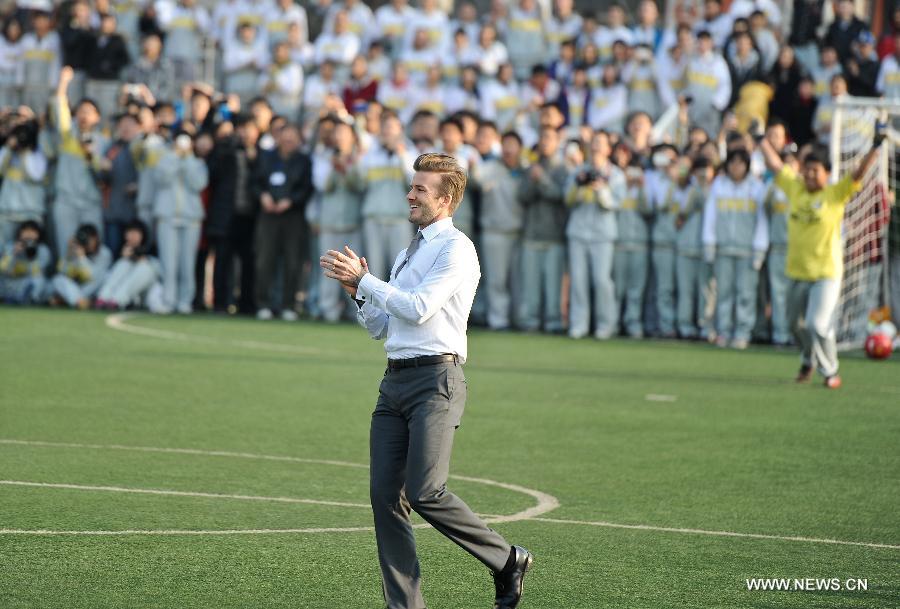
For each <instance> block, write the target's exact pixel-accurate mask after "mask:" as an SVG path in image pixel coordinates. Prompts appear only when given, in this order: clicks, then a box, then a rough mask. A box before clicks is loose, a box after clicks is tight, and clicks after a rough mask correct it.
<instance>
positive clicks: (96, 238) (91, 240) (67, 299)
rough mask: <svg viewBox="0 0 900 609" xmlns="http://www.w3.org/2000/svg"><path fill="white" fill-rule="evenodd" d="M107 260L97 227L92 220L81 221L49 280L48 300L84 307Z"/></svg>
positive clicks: (109, 257) (109, 258) (102, 276)
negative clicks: (91, 222) (90, 222)
mask: <svg viewBox="0 0 900 609" xmlns="http://www.w3.org/2000/svg"><path fill="white" fill-rule="evenodd" d="M110 264H112V252H110V251H109V248H108V247H106V246H105V245H103V244H102V243H100V231H98V230H97V227H96V226H94V225H93V224H82V225H81V226H79V227H78V229H77V230H76V231H75V235H74V236H73V237H72V238H71V239H70V240H69V245H68V248H67V249H66V253H65V256H62V257H60V259H59V262H58V263H57V266H56V270H57V273H56V275H54V276H53V279H51V281H50V304H51V305H54V306H59V305H63V304H65V305H68V306H70V307H74V308H78V309H82V310H84V309H87V308H88V307H90V305H91V298H93V297H94V295H95V294H96V293H97V290H99V289H100V286H101V285H102V284H103V280H104V279H105V278H106V272H107V271H108V270H109V265H110Z"/></svg>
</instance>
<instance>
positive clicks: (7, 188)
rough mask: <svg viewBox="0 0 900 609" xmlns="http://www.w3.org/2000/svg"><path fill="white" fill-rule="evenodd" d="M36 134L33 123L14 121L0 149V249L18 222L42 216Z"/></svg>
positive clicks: (43, 162)
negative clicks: (0, 183) (0, 180)
mask: <svg viewBox="0 0 900 609" xmlns="http://www.w3.org/2000/svg"><path fill="white" fill-rule="evenodd" d="M38 130H39V128H38V124H37V121H35V120H34V119H31V118H26V119H22V118H21V117H15V118H14V119H13V124H12V128H11V129H10V131H9V135H8V136H7V137H6V141H5V142H4V145H3V148H0V178H2V180H3V183H2V185H0V245H2V244H4V243H6V242H8V241H11V240H12V239H13V235H14V232H15V231H16V227H17V226H19V225H20V224H21V223H22V222H25V221H26V220H32V221H35V222H40V221H42V220H43V218H44V214H45V213H46V209H47V204H46V201H45V197H46V190H45V188H44V178H45V177H46V176H47V158H46V157H45V156H44V155H43V153H42V152H41V151H40V149H39V148H38Z"/></svg>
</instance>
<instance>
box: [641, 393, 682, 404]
mask: <svg viewBox="0 0 900 609" xmlns="http://www.w3.org/2000/svg"><path fill="white" fill-rule="evenodd" d="M644 399H645V400H647V401H648V402H675V401H676V400H678V396H677V395H667V394H664V393H648V394H647V395H645V396H644Z"/></svg>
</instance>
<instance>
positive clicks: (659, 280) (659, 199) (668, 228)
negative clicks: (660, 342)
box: [647, 172, 681, 337]
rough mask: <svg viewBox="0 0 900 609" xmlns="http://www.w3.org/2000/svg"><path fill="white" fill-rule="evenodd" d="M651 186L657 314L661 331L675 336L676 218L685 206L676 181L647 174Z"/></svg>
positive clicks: (660, 173)
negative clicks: (676, 192)
mask: <svg viewBox="0 0 900 609" xmlns="http://www.w3.org/2000/svg"><path fill="white" fill-rule="evenodd" d="M647 189H648V191H649V193H650V200H651V202H652V208H653V228H652V229H651V242H652V244H653V250H652V254H651V259H652V261H653V278H654V279H655V282H656V283H655V286H656V314H657V318H658V322H659V328H658V329H659V332H660V334H661V335H662V336H665V337H674V336H675V260H676V252H675V242H676V239H677V237H678V229H677V228H676V227H675V222H676V219H677V218H678V214H679V212H680V211H681V206H680V205H679V203H678V200H677V199H676V197H675V190H676V187H675V184H674V183H673V182H672V181H671V180H670V179H669V178H668V176H666V175H664V174H663V173H662V172H652V173H648V175H647Z"/></svg>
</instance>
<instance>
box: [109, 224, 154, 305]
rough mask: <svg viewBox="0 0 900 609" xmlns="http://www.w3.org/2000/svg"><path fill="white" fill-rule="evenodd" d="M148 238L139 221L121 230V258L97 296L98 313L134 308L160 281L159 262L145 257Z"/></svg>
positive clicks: (145, 228) (144, 227) (145, 229)
mask: <svg viewBox="0 0 900 609" xmlns="http://www.w3.org/2000/svg"><path fill="white" fill-rule="evenodd" d="M148 238H149V234H148V233H147V227H146V226H144V223H143V222H141V221H140V220H134V221H132V222H130V223H128V224H127V225H126V226H125V230H124V231H123V239H124V244H123V245H122V250H121V255H120V257H119V259H118V260H117V261H116V263H115V264H114V265H113V266H112V268H111V269H110V271H109V273H108V274H107V276H106V279H104V281H103V285H102V286H100V290H99V291H98V292H97V300H96V302H95V303H94V305H95V306H96V307H97V308H98V309H120V310H124V309H126V308H127V307H129V306H131V305H135V304H138V303H139V302H140V301H141V299H142V298H144V296H145V295H146V294H147V292H148V291H149V290H150V288H152V287H153V286H154V285H156V284H157V282H158V281H159V280H160V278H161V277H162V266H161V265H160V264H159V260H157V259H156V258H154V257H152V256H150V255H149V253H148V252H149V247H148Z"/></svg>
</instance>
